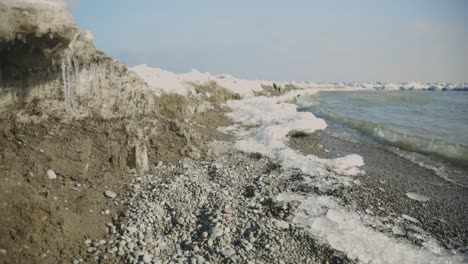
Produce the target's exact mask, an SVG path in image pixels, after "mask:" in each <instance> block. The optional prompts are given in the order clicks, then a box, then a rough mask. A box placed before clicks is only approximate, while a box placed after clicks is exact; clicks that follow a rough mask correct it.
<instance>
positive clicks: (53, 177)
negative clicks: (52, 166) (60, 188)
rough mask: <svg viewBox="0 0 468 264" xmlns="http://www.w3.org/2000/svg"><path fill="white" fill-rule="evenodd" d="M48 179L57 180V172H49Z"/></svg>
mask: <svg viewBox="0 0 468 264" xmlns="http://www.w3.org/2000/svg"><path fill="white" fill-rule="evenodd" d="M47 178H49V180H55V179H57V174H55V172H54V171H53V170H48V171H47Z"/></svg>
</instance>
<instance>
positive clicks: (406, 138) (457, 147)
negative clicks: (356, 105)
mask: <svg viewBox="0 0 468 264" xmlns="http://www.w3.org/2000/svg"><path fill="white" fill-rule="evenodd" d="M320 113H321V115H323V117H325V119H330V120H334V121H337V122H341V123H344V124H345V125H347V126H349V127H351V128H353V129H356V130H358V131H361V132H364V133H365V134H367V135H370V136H372V137H374V138H376V139H378V140H381V141H383V142H385V143H389V144H391V145H394V146H396V147H399V148H402V149H405V150H409V151H416V152H421V153H426V154H433V155H438V156H441V157H444V158H447V159H450V160H455V161H458V162H462V163H463V164H465V165H466V164H468V147H467V146H464V145H461V144H453V143H450V142H447V141H445V140H441V139H429V138H424V137H421V136H416V135H409V134H403V133H400V132H397V131H395V130H393V129H391V128H390V127H387V126H385V125H382V124H376V123H373V122H370V121H364V120H359V119H353V118H349V117H345V116H341V115H338V114H336V113H334V112H331V111H326V110H321V111H320Z"/></svg>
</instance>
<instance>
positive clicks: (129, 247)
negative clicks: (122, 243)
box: [127, 242, 135, 250]
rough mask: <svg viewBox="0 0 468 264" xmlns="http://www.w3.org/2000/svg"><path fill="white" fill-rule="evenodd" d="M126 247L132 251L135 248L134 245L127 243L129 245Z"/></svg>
mask: <svg viewBox="0 0 468 264" xmlns="http://www.w3.org/2000/svg"><path fill="white" fill-rule="evenodd" d="M127 247H128V249H130V250H133V249H134V248H135V243H133V242H129V243H128V244H127Z"/></svg>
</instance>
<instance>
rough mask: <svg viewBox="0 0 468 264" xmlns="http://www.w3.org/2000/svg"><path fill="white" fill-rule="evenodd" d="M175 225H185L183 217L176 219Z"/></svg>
mask: <svg viewBox="0 0 468 264" xmlns="http://www.w3.org/2000/svg"><path fill="white" fill-rule="evenodd" d="M177 223H178V224H179V225H183V224H184V223H185V220H184V218H183V217H179V218H177Z"/></svg>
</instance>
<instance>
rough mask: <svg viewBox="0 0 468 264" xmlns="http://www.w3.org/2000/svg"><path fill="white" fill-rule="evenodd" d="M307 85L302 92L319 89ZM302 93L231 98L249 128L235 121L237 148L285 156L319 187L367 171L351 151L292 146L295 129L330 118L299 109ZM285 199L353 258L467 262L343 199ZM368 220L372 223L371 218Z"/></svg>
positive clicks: (315, 126)
mask: <svg viewBox="0 0 468 264" xmlns="http://www.w3.org/2000/svg"><path fill="white" fill-rule="evenodd" d="M314 92H316V90H302V91H300V92H299V94H302V95H304V94H307V93H314ZM297 95H298V92H291V93H288V94H286V95H283V96H280V97H273V98H267V97H255V98H250V99H245V100H240V101H230V102H228V105H229V107H230V108H231V109H232V110H233V111H232V112H231V113H229V114H228V115H229V116H230V117H231V118H232V119H233V120H234V121H237V122H240V123H242V124H243V125H244V127H240V126H239V125H236V126H233V127H231V128H230V129H226V131H227V130H229V131H235V132H238V133H237V136H238V141H237V142H236V143H235V146H236V148H238V149H239V150H242V151H245V152H258V153H261V154H264V155H266V156H268V157H270V158H273V159H275V160H277V161H279V162H280V163H281V164H282V166H283V167H284V168H285V169H292V170H300V171H301V172H302V174H303V176H304V177H303V178H304V181H305V183H306V184H310V185H312V186H314V187H318V188H319V189H333V188H336V186H345V187H346V186H349V185H351V184H352V183H353V179H352V178H350V177H348V176H353V175H357V174H359V173H361V172H362V171H361V170H360V169H359V167H360V166H362V165H364V161H363V159H362V157H361V156H359V155H356V154H351V155H348V156H345V157H340V158H336V159H321V158H318V157H316V156H313V155H302V154H299V153H297V152H295V151H294V150H292V149H290V148H288V147H287V144H286V143H287V140H288V139H287V134H288V132H289V131H291V130H299V131H304V132H308V133H312V132H314V131H316V130H319V129H325V128H326V126H327V125H326V123H325V121H324V120H322V119H320V118H316V117H315V116H314V115H313V114H312V113H308V112H307V113H306V112H297V106H296V105H295V104H291V103H286V102H287V101H290V100H291V99H292V98H297ZM277 199H278V200H280V201H299V202H301V204H300V206H299V208H298V210H297V211H296V215H295V216H294V219H293V223H294V224H296V225H299V226H302V227H305V228H306V229H307V230H308V231H309V232H310V233H311V234H312V235H313V236H314V237H316V238H318V240H319V241H322V242H324V243H328V244H329V245H330V246H331V247H333V248H334V249H336V250H339V251H342V252H344V253H346V255H347V256H348V257H349V258H351V259H358V260H359V261H360V262H363V263H461V262H462V261H463V260H462V258H461V257H460V256H458V255H450V254H449V253H448V252H446V251H444V250H443V249H441V248H440V247H439V246H438V243H437V242H436V241H435V240H433V239H431V238H429V239H426V240H425V241H427V242H425V243H423V245H425V247H423V248H420V247H417V246H414V245H412V244H410V243H409V242H404V241H398V240H396V239H394V238H390V237H388V236H386V235H385V234H383V233H379V232H377V231H375V230H373V229H372V228H370V227H368V226H366V225H365V224H364V222H363V221H367V222H371V223H373V222H372V221H376V220H373V219H374V218H371V220H369V219H368V218H369V217H367V216H365V217H363V218H362V219H361V217H360V216H359V215H358V214H356V213H355V212H351V211H348V210H347V209H345V208H344V207H343V206H342V205H340V203H339V200H338V199H337V198H333V197H329V196H316V195H311V196H309V197H304V196H302V195H299V194H280V195H279V196H278V197H277ZM367 222H366V223H367Z"/></svg>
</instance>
